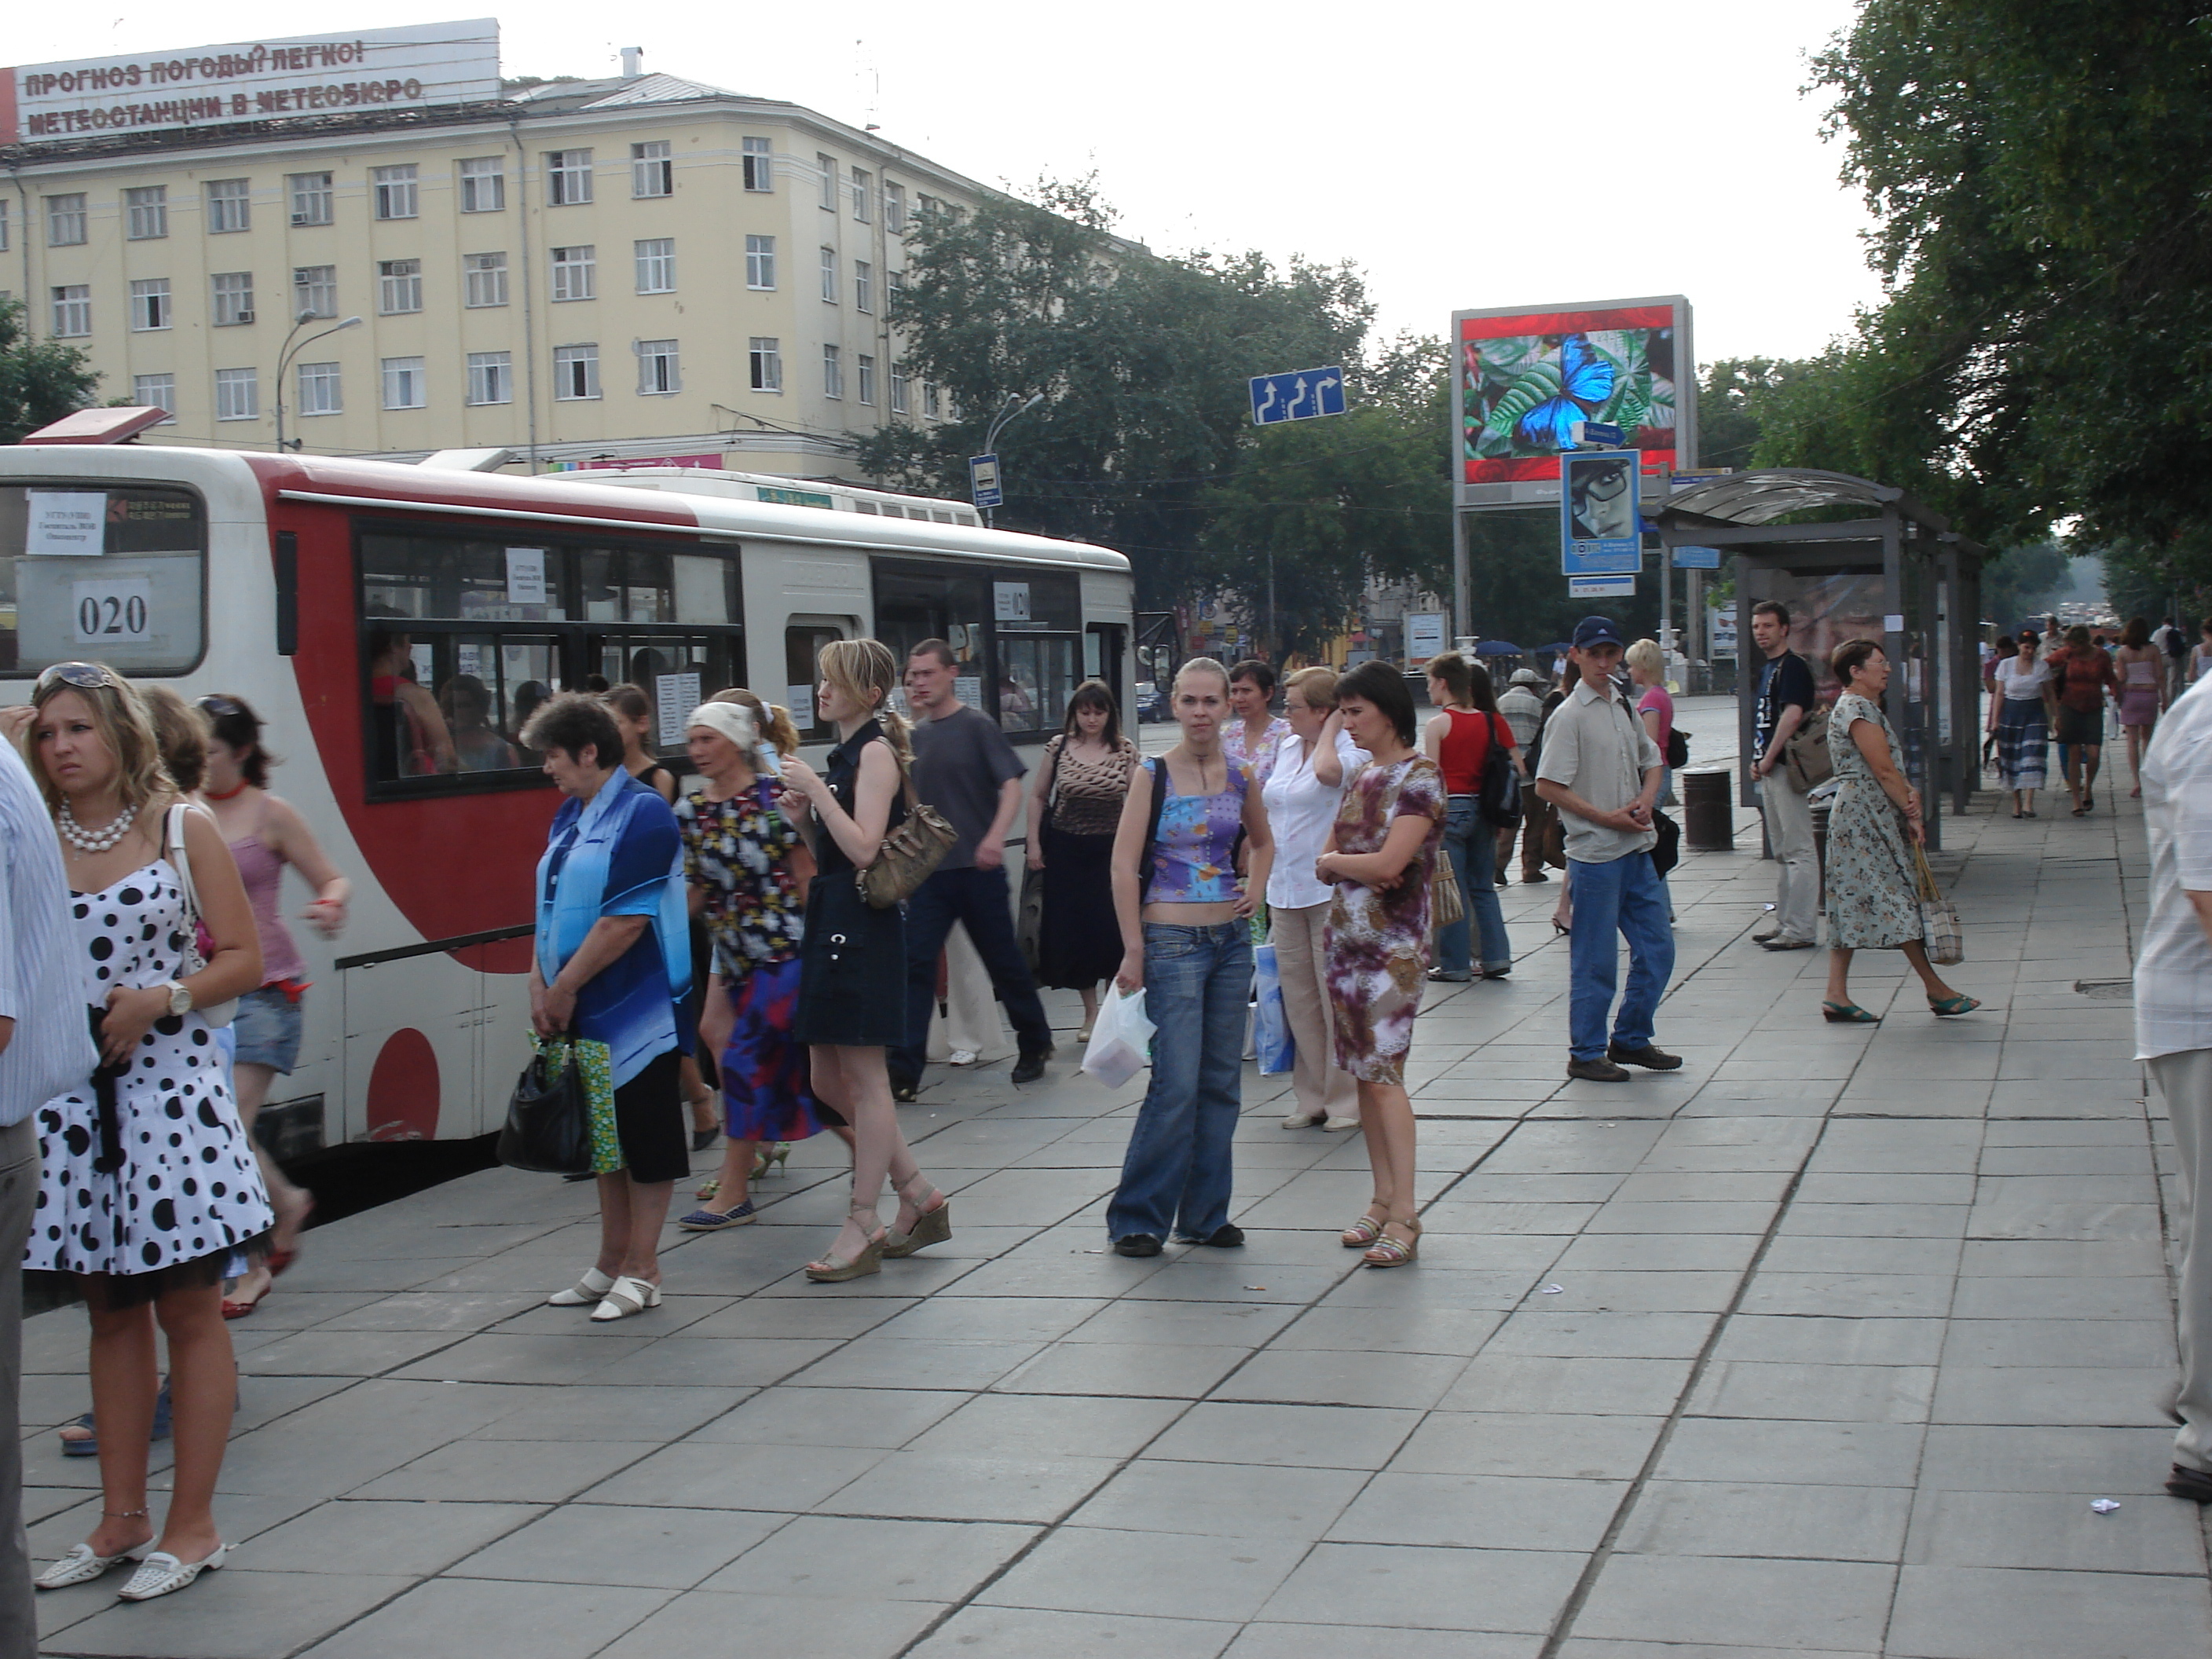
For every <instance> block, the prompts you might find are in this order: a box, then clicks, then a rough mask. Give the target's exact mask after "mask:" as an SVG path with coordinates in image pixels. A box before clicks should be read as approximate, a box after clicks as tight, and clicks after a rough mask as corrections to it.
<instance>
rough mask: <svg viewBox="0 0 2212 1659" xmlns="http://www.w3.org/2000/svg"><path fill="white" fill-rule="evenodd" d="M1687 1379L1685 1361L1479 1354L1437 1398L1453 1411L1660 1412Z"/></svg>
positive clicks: (1634, 1414)
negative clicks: (1443, 1393) (1447, 1391)
mask: <svg viewBox="0 0 2212 1659" xmlns="http://www.w3.org/2000/svg"><path fill="white" fill-rule="evenodd" d="M1689 1379H1690V1361H1688V1360H1686V1359H1563V1358H1549V1357H1532V1356H1525V1355H1520V1354H1494V1353H1483V1354H1478V1355H1476V1356H1475V1358H1474V1359H1473V1360H1472V1361H1471V1362H1469V1364H1468V1368H1467V1369H1466V1370H1463V1371H1462V1372H1461V1373H1460V1376H1459V1381H1458V1382H1456V1383H1454V1384H1452V1387H1451V1390H1450V1392H1449V1393H1448V1394H1446V1395H1444V1397H1443V1400H1441V1401H1438V1402H1437V1405H1438V1408H1439V1409H1440V1410H1443V1411H1452V1412H1535V1413H1555V1412H1563V1413H1594V1414H1607V1415H1623V1416H1629V1417H1656V1416H1663V1415H1664V1414H1665V1413H1668V1412H1670V1411H1672V1410H1673V1409H1674V1404H1675V1401H1678V1400H1679V1399H1680V1397H1681V1395H1682V1391H1683V1389H1685V1388H1686V1386H1687V1385H1688V1383H1689Z"/></svg>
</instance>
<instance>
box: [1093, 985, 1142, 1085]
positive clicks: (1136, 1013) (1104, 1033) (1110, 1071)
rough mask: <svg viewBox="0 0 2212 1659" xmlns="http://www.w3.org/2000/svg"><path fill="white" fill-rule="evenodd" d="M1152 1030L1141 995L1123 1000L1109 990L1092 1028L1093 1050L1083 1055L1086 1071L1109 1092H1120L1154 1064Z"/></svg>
mask: <svg viewBox="0 0 2212 1659" xmlns="http://www.w3.org/2000/svg"><path fill="white" fill-rule="evenodd" d="M1153 1030H1154V1027H1153V1025H1152V1021H1151V1020H1150V1019H1149V1018H1146V1014H1145V994H1144V993H1143V992H1142V991H1138V992H1134V993H1133V994H1129V995H1127V996H1124V995H1123V994H1121V991H1120V990H1119V989H1118V988H1117V987H1114V986H1110V985H1109V986H1108V987H1106V1000H1105V1001H1103V1003H1101V1004H1100V1005H1099V1007H1098V1019H1097V1024H1094V1025H1092V1026H1091V1046H1090V1047H1089V1048H1085V1050H1084V1051H1083V1069H1084V1070H1085V1071H1086V1072H1088V1073H1090V1074H1091V1076H1092V1077H1095V1078H1097V1079H1098V1080H1099V1081H1100V1082H1101V1083H1103V1084H1104V1085H1106V1086H1107V1087H1108V1088H1109V1089H1118V1088H1120V1087H1121V1085H1123V1084H1125V1083H1127V1081H1128V1080H1129V1079H1131V1078H1133V1077H1134V1076H1136V1074H1137V1073H1139V1072H1141V1071H1142V1070H1144V1069H1145V1067H1146V1066H1149V1065H1151V1064H1152V1031H1153Z"/></svg>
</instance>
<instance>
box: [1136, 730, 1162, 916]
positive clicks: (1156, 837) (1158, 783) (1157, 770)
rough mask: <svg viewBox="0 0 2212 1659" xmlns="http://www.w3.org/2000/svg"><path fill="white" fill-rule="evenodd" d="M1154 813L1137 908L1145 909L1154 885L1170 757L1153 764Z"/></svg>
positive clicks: (1139, 879)
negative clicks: (1155, 861)
mask: <svg viewBox="0 0 2212 1659" xmlns="http://www.w3.org/2000/svg"><path fill="white" fill-rule="evenodd" d="M1167 775H1168V757H1166V756H1165V755H1162V756H1161V757H1159V758H1158V760H1156V761H1155V762H1153V763H1152V816H1151V817H1150V818H1149V819H1148V820H1147V821H1146V825H1145V851H1144V854H1143V856H1142V857H1140V858H1139V860H1137V908H1139V910H1141V909H1143V908H1145V890H1146V888H1147V887H1149V886H1150V885H1151V884H1152V854H1153V853H1154V851H1155V850H1157V849H1158V846H1159V844H1160V811H1161V809H1163V808H1164V807H1165V806H1166V805H1167V802H1168V786H1167Z"/></svg>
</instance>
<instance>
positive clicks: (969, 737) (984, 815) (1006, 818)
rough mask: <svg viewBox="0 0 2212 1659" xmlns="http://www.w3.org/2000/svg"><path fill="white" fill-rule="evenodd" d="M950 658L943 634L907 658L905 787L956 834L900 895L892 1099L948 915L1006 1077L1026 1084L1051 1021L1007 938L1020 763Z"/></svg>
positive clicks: (914, 1078) (910, 1082) (919, 1041)
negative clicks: (1007, 1038) (1003, 1040)
mask: <svg viewBox="0 0 2212 1659" xmlns="http://www.w3.org/2000/svg"><path fill="white" fill-rule="evenodd" d="M954 660H955V659H954V658H953V655H952V647H951V646H949V645H947V644H946V643H945V641H943V640H924V641H922V642H921V644H920V645H917V646H916V647H915V648H914V651H913V653H912V654H911V655H909V656H908V658H907V665H906V695H907V703H908V707H910V708H912V709H913V710H914V792H915V796H916V797H917V798H918V799H921V800H922V801H924V802H926V803H927V804H928V805H931V806H933V807H935V808H936V809H937V810H938V811H939V812H941V813H943V814H944V815H945V821H946V822H947V823H950V824H951V826H952V828H953V829H954V830H955V831H956V832H957V834H958V836H959V839H958V840H957V841H956V842H953V844H952V850H951V851H950V852H949V853H947V854H945V860H944V862H943V863H941V864H939V866H937V868H936V869H935V870H933V871H932V872H930V876H929V879H928V880H927V881H925V882H923V883H922V884H921V886H920V887H918V888H916V889H915V893H914V896H913V897H912V898H910V899H908V901H907V907H906V969H907V1028H906V1029H907V1041H906V1042H905V1043H904V1044H903V1045H902V1046H901V1047H899V1048H895V1049H893V1050H892V1051H891V1053H890V1054H889V1055H888V1056H886V1058H887V1060H888V1061H889V1064H890V1074H891V1095H892V1097H893V1098H894V1099H896V1100H912V1099H913V1098H914V1097H915V1092H916V1091H917V1090H918V1089H919V1088H920V1086H921V1067H922V1061H923V1058H924V1055H925V1053H926V1051H927V1046H928V1042H929V1012H930V1002H931V1000H932V999H933V996H934V994H935V993H936V989H937V958H938V956H939V953H940V952H942V951H944V949H945V936H946V935H947V934H948V933H951V931H952V924H953V923H955V922H956V921H957V922H961V923H963V924H965V926H966V927H967V929H968V938H969V941H970V942H971V943H972V944H973V945H975V954H976V955H977V956H979V957H981V958H982V959H983V966H984V968H985V969H986V970H987V971H988V973H989V974H990V975H991V984H992V987H993V988H994V990H996V991H997V993H998V994H999V1000H1000V1002H1002V1003H1004V1004H1005V1005H1006V1018H1008V1019H1010V1020H1012V1022H1013V1026H1014V1037H1015V1042H1016V1043H1017V1045H1018V1048H1019V1051H1020V1052H1019V1054H1018V1057H1017V1058H1016V1060H1015V1062H1014V1073H1013V1080H1014V1081H1015V1082H1016V1083H1034V1082H1035V1081H1036V1079H1039V1078H1041V1077H1042V1076H1043V1075H1044V1064H1045V1061H1046V1060H1049V1059H1051V1058H1052V1026H1051V1024H1050V1023H1049V1022H1048V1020H1047V1019H1046V1018H1045V1013H1044V1004H1043V1002H1042V1000H1040V999H1039V998H1038V996H1037V991H1036V981H1034V980H1033V979H1031V978H1030V969H1029V964H1028V963H1026V962H1024V960H1023V959H1022V947H1021V944H1020V941H1019V940H1018V939H1016V938H1015V937H1014V914H1013V894H1012V890H1011V889H1010V888H1009V887H1008V886H1007V884H1006V830H1007V829H1008V827H1009V826H1011V825H1012V823H1013V821H1014V814H1015V813H1016V812H1017V811H1019V810H1020V808H1021V801H1022V776H1023V774H1024V772H1026V771H1027V770H1028V769H1027V768H1026V767H1024V765H1023V764H1022V763H1021V758H1020V757H1018V755H1016V754H1015V753H1014V747H1013V745H1012V744H1010V743H1008V742H1007V741H1006V734H1005V733H1004V732H1000V730H999V728H998V726H996V725H995V724H994V723H993V722H992V721H991V720H988V719H987V718H986V717H985V716H984V715H982V714H980V713H978V712H977V711H976V710H975V709H973V708H968V707H967V706H966V705H965V704H963V702H961V701H960V699H959V698H958V696H957V695H955V692H954V679H955V674H956V670H955V668H954V666H953V664H954Z"/></svg>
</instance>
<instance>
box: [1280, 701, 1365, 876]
mask: <svg viewBox="0 0 2212 1659" xmlns="http://www.w3.org/2000/svg"><path fill="white" fill-rule="evenodd" d="M1336 757H1337V759H1338V760H1339V761H1340V762H1342V763H1343V765H1344V777H1343V778H1342V779H1340V780H1339V781H1338V783H1337V786H1336V787H1335V788H1334V789H1331V788H1330V787H1328V786H1327V785H1326V784H1324V783H1322V781H1321V780H1320V779H1318V778H1316V776H1314V769H1313V762H1312V760H1311V759H1310V757H1308V756H1307V754H1306V752H1305V740H1304V738H1299V737H1297V736H1291V737H1287V738H1284V739H1283V741H1282V742H1281V744H1279V745H1278V746H1277V748H1276V750H1275V765H1274V769H1273V771H1272V772H1270V773H1269V774H1268V775H1267V787H1265V788H1263V789H1262V790H1261V792H1260V799H1261V802H1262V804H1263V805H1266V807H1267V829H1268V833H1269V834H1271V835H1272V836H1274V838H1275V866H1274V868H1273V871H1271V872H1269V874H1268V877H1267V902H1268V904H1269V905H1270V906H1271V907H1272V908H1275V909H1278V910H1304V909H1307V908H1310V907H1311V906H1313V905H1316V904H1327V903H1328V902H1329V901H1330V900H1331V899H1332V898H1334V897H1335V896H1336V890H1335V889H1334V887H1332V886H1330V885H1329V884H1328V883H1327V882H1324V881H1316V880H1315V879H1314V860H1316V859H1317V858H1319V857H1320V856H1321V853H1322V848H1324V847H1326V846H1328V832H1329V831H1330V829H1333V828H1334V827H1335V824H1336V809H1337V806H1338V804H1339V803H1340V802H1341V801H1342V800H1343V799H1344V785H1345V782H1346V781H1349V780H1350V778H1351V776H1352V773H1353V771H1354V770H1356V769H1358V768H1359V767H1362V766H1364V765H1365V764H1366V763H1367V751H1366V750H1364V749H1362V748H1360V747H1359V746H1358V744H1354V743H1353V742H1352V739H1351V738H1348V737H1346V735H1345V734H1344V733H1343V732H1341V731H1340V732H1337V734H1336Z"/></svg>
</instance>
